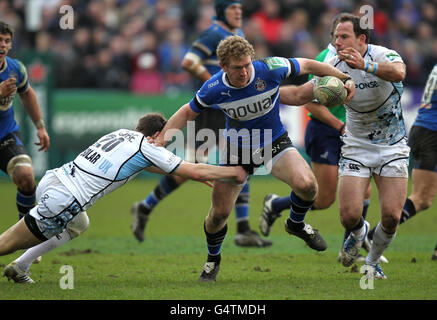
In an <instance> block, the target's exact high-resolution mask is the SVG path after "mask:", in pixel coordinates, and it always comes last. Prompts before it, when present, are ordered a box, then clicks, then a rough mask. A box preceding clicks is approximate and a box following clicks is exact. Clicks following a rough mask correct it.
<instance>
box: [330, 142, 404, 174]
mask: <svg viewBox="0 0 437 320" xmlns="http://www.w3.org/2000/svg"><path fill="white" fill-rule="evenodd" d="M343 142H344V145H343V146H342V148H341V157H340V161H339V166H338V175H339V177H341V176H354V177H361V178H369V177H372V175H373V174H377V175H379V176H382V177H393V178H408V164H409V158H410V147H409V146H408V145H407V138H403V139H402V140H401V141H399V142H398V143H396V144H395V145H380V144H372V143H369V142H368V141H367V140H364V139H358V138H355V137H350V136H343Z"/></svg>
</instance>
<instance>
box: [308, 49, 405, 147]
mask: <svg viewBox="0 0 437 320" xmlns="http://www.w3.org/2000/svg"><path fill="white" fill-rule="evenodd" d="M364 59H365V60H371V61H374V62H391V63H393V62H403V61H402V58H401V57H400V55H399V54H398V53H397V52H396V51H394V50H390V49H387V48H385V47H382V46H377V45H372V44H369V45H368V47H367V51H366V53H365V55H364ZM327 63H329V64H331V65H333V66H335V67H336V68H337V69H339V70H341V71H342V72H344V73H346V74H349V75H350V76H351V77H352V78H353V80H354V82H355V95H354V97H353V98H352V100H351V101H349V102H348V103H347V104H346V105H345V107H346V135H348V136H353V137H357V138H360V139H365V140H367V141H369V142H370V143H372V144H384V145H392V144H395V143H397V142H398V141H400V140H402V138H404V137H405V136H406V131H405V124H404V119H403V116H402V108H401V103H400V100H401V95H402V92H403V85H402V82H390V81H386V80H382V79H381V78H379V77H377V76H375V75H372V74H371V73H368V72H366V71H364V70H359V69H354V68H351V67H349V66H348V64H347V63H346V62H344V61H341V60H339V58H338V57H337V56H336V57H333V58H332V59H331V60H329V61H327ZM317 80H318V77H314V79H313V81H317ZM313 83H315V82H313Z"/></svg>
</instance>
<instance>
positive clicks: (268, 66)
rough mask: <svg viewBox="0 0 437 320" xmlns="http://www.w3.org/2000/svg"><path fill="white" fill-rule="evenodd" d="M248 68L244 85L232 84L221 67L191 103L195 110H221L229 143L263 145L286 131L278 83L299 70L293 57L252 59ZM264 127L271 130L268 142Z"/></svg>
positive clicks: (248, 145)
mask: <svg viewBox="0 0 437 320" xmlns="http://www.w3.org/2000/svg"><path fill="white" fill-rule="evenodd" d="M251 68H252V75H251V78H250V80H249V82H248V84H247V85H246V86H244V87H242V88H236V87H234V86H232V85H231V84H230V83H229V81H228V79H227V76H226V73H225V72H223V70H222V71H219V72H217V73H216V74H215V75H213V76H212V77H211V78H210V79H209V80H208V81H206V82H205V83H204V84H203V86H202V87H201V88H200V89H199V91H198V92H197V94H196V96H195V97H194V98H193V99H192V100H191V102H190V107H191V109H193V111H195V112H197V113H199V112H201V111H202V110H203V109H205V108H216V109H220V110H222V111H223V112H224V113H225V116H226V132H225V135H226V137H227V139H228V140H229V141H230V143H231V144H236V142H237V141H238V146H239V147H242V148H258V147H263V146H264V144H266V145H267V144H270V143H272V142H273V141H274V140H275V139H276V138H278V137H279V136H281V135H282V134H283V133H284V132H285V128H284V126H283V125H282V123H281V119H280V117H279V84H280V83H281V81H282V80H283V79H285V78H287V77H290V76H294V75H298V74H299V72H300V66H299V63H298V62H297V60H296V59H293V58H282V57H270V58H265V59H262V60H256V61H253V62H252V66H251ZM266 130H271V131H270V133H271V138H272V141H268V139H267V134H268V133H267V132H266ZM264 135H265V136H266V139H264ZM265 140H267V141H265Z"/></svg>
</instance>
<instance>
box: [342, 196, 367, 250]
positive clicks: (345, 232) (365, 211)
mask: <svg viewBox="0 0 437 320" xmlns="http://www.w3.org/2000/svg"><path fill="white" fill-rule="evenodd" d="M369 206H370V199H365V200H364V202H363V213H362V214H361V216H362V217H363V219H364V220H366V216H367V211H368V210H369ZM349 234H350V231H349V230H345V231H344V237H343V243H344V242H345V241H346V239H347V238H348V237H349ZM367 236H368V237H369V239H371V238H370V231H369V233H368V234H367ZM372 236H373V234H372Z"/></svg>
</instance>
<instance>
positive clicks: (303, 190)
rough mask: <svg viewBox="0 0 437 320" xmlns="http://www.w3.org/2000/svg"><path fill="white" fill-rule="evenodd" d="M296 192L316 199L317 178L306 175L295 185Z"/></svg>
mask: <svg viewBox="0 0 437 320" xmlns="http://www.w3.org/2000/svg"><path fill="white" fill-rule="evenodd" d="M295 191H296V193H299V194H301V195H302V198H304V199H308V200H310V199H311V200H314V199H315V198H316V197H317V193H318V187H317V183H316V180H315V179H312V178H311V177H306V178H304V179H302V180H301V181H300V182H299V183H298V185H297V186H296V187H295Z"/></svg>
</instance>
